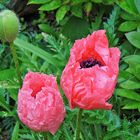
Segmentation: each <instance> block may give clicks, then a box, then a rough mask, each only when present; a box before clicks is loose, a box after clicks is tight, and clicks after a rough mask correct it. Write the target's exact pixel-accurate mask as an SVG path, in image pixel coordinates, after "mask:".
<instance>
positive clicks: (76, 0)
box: [71, 0, 87, 6]
mask: <svg viewBox="0 0 140 140" xmlns="http://www.w3.org/2000/svg"><path fill="white" fill-rule="evenodd" d="M86 1H87V0H71V5H76V6H77V5H78V4H82V3H84V2H86Z"/></svg>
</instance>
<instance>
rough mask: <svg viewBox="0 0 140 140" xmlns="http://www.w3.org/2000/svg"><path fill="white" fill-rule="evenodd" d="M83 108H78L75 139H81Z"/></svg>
mask: <svg viewBox="0 0 140 140" xmlns="http://www.w3.org/2000/svg"><path fill="white" fill-rule="evenodd" d="M82 112H83V110H82V109H79V110H78V113H77V121H76V137H75V140H80V128H81V118H82Z"/></svg>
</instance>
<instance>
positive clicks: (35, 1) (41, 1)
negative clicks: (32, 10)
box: [28, 0, 51, 4]
mask: <svg viewBox="0 0 140 140" xmlns="http://www.w3.org/2000/svg"><path fill="white" fill-rule="evenodd" d="M50 1H51V0H29V2H28V4H44V3H48V2H50Z"/></svg>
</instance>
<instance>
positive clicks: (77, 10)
mask: <svg viewBox="0 0 140 140" xmlns="http://www.w3.org/2000/svg"><path fill="white" fill-rule="evenodd" d="M71 13H72V14H73V15H74V16H76V17H80V18H81V17H82V16H83V12H82V5H81V4H80V5H77V6H72V8H71Z"/></svg>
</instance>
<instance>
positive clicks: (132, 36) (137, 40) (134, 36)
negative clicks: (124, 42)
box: [125, 31, 140, 49]
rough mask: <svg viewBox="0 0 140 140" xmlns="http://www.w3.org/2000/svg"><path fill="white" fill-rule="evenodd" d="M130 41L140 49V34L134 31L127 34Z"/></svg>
mask: <svg viewBox="0 0 140 140" xmlns="http://www.w3.org/2000/svg"><path fill="white" fill-rule="evenodd" d="M125 36H126V38H127V39H128V41H129V42H130V43H131V44H132V45H134V46H135V47H136V48H138V49H140V32H137V31H133V32H129V33H126V34H125Z"/></svg>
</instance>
